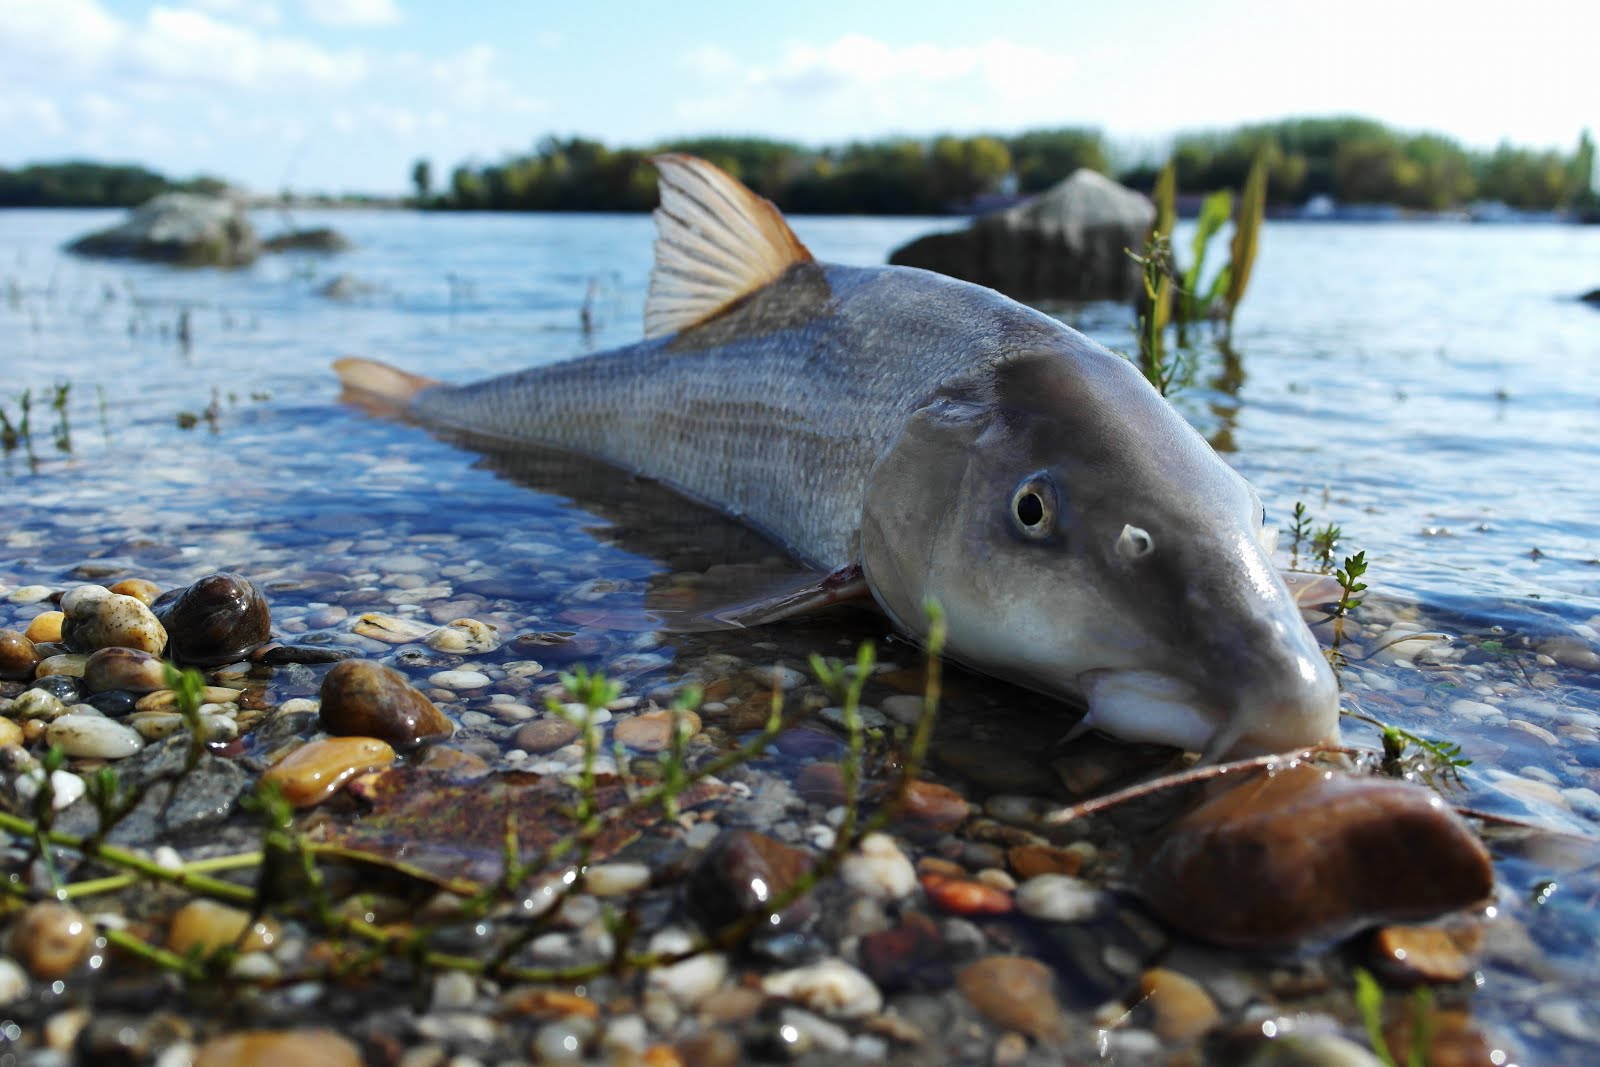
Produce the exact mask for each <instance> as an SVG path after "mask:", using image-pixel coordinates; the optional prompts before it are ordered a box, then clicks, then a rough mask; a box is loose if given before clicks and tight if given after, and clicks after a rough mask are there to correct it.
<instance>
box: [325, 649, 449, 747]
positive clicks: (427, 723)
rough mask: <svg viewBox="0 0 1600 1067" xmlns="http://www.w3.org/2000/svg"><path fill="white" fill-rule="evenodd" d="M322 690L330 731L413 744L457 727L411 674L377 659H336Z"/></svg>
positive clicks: (326, 728) (326, 725)
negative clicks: (415, 685)
mask: <svg viewBox="0 0 1600 1067" xmlns="http://www.w3.org/2000/svg"><path fill="white" fill-rule="evenodd" d="M321 695H322V710H321V712H320V719H321V723H322V728H323V729H324V730H326V731H328V733H330V734H335V735H338V736H358V737H378V738H382V739H383V740H385V741H387V742H389V743H390V744H391V745H394V746H395V747H396V748H400V749H409V748H415V747H416V746H417V745H419V744H421V743H422V742H423V741H426V740H428V739H429V738H431V737H448V736H449V735H450V733H451V731H452V728H451V725H450V720H449V719H448V718H446V717H445V714H444V712H442V711H440V710H439V709H438V708H437V707H435V706H434V704H433V701H431V700H429V699H428V698H427V697H425V696H423V695H422V694H421V693H419V692H418V691H417V690H415V689H413V688H412V687H411V684H410V683H409V682H407V681H406V677H405V675H403V674H401V673H400V672H399V671H396V670H391V669H390V668H388V667H385V666H384V665H383V664H381V663H374V662H373V661H372V660H366V659H347V660H345V661H344V662H343V663H339V664H335V665H334V667H333V669H332V670H330V671H329V672H328V673H327V674H326V675H325V676H324V677H323V679H322V691H321Z"/></svg>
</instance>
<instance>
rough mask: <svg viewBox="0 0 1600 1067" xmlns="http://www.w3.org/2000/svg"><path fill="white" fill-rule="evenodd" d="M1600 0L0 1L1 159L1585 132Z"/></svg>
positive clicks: (207, 167) (1523, 138)
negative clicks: (1293, 125) (1003, 136)
mask: <svg viewBox="0 0 1600 1067" xmlns="http://www.w3.org/2000/svg"><path fill="white" fill-rule="evenodd" d="M1596 40H1600V2H1597V0H1525V2H1522V3H1519V4H1517V5H1514V6H1511V7H1504V6H1500V5H1494V6H1490V5H1485V4H1464V3H1459V2H1455V3H1436V2H1432V0H1420V2H1412V0H1384V2H1376V0H1347V2H1343V3H1337V4H1329V3H1301V2H1296V0H1207V2H1205V3H1179V2H1176V0H1143V2H1142V3H1138V4H1125V3H1108V2H1105V0H1092V2H1082V0H1053V2H1050V3H1021V2H1011V0H985V2H983V3H975V2H963V3H947V2H943V0H918V2H914V3H901V2H898V0H894V2H890V0H811V2H809V3H805V4H760V3H751V2H749V0H740V2H735V3H724V2H720V0H718V2H709V0H707V2H700V3H684V4H663V3H642V2H633V0H626V2H615V3H607V2H605V0H588V2H586V3H573V2H571V0H563V2H560V3H553V2H546V0H538V2H533V0H527V2H521V3H514V2H481V3H469V2H466V0H459V2H452V3H435V2H423V0H161V2H157V3H150V2H139V0H0V165H3V166H15V165H17V164H19V163H22V162H29V161H38V160H51V159H62V158H69V157H70V158H94V159H106V160H126V161H132V162H140V163H144V164H147V165H149V166H152V167H154V168H156V169H158V170H162V171H165V172H167V173H170V174H174V175H178V176H187V175H190V174H194V173H197V172H206V173H211V174H217V175H220V176H223V177H226V178H228V179H230V180H234V181H237V182H240V183H242V184H244V185H247V186H249V187H251V188H254V189H258V190H265V191H270V190H276V189H279V188H282V187H284V186H289V187H292V188H295V189H300V190H326V191H346V190H362V191H373V192H396V191H400V190H403V189H405V188H407V185H408V178H409V174H410V168H411V163H412V161H413V160H414V159H416V158H418V157H428V158H430V159H431V160H432V162H433V166H434V169H435V172H436V173H437V174H440V175H447V174H448V172H449V170H450V169H451V168H452V167H453V166H455V165H456V164H457V163H460V162H462V161H463V160H478V161H487V160H495V159H499V158H501V157H502V156H504V155H506V154H507V153H511V152H517V151H523V150H526V149H527V148H529V147H530V146H531V145H533V144H534V143H536V142H537V141H538V140H539V139H540V138H541V137H543V136H544V135H546V134H550V133H557V134H573V133H578V134H584V135H587V136H593V137H598V138H600V139H601V140H604V141H606V142H608V143H612V144H619V143H633V144H638V143H647V142H652V141H656V140H659V139H662V138H666V137H671V136H675V135H686V134H698V133H753V134H763V135H769V136H777V137H784V138H791V139H795V140H799V141H802V142H807V143H824V142H833V141H840V140H844V139H848V138H851V137H876V136H881V135H885V134H891V133H903V134H912V135H921V134H929V133H935V132H957V133H969V132H977V131H984V130H987V131H999V132H1010V131H1015V130H1019V129H1025V128H1029V127H1038V126H1051V125H1083V124H1087V125H1094V126H1098V127H1100V128H1101V129H1103V130H1104V131H1105V132H1106V134H1107V135H1108V136H1109V137H1110V138H1111V140H1112V142H1113V143H1114V144H1115V145H1117V146H1119V148H1120V149H1122V150H1123V151H1124V153H1125V154H1127V155H1133V156H1137V155H1140V154H1148V155H1154V154H1156V153H1158V152H1159V151H1160V150H1161V147H1162V143H1163V139H1164V138H1166V137H1169V136H1170V135H1171V133H1172V132H1173V131H1175V130H1179V129H1192V128H1196V127H1204V126H1226V125H1232V124H1235V123H1238V122H1241V121H1249V120H1256V119H1266V118H1277V117H1281V116H1285V115H1300V114H1333V113H1357V114H1364V115H1369V116H1372V117H1374V118H1378V119H1381V120H1384V121H1386V122H1390V123H1392V124H1394V125H1396V126H1399V127H1402V128H1408V129H1430V130H1438V131H1441V132H1444V133H1448V134H1451V135H1453V136H1455V137H1457V138H1459V139H1461V140H1462V141H1464V142H1466V143H1468V144H1470V145H1476V146H1490V145H1493V144H1495V143H1496V142H1498V141H1500V140H1502V139H1509V140H1512V141H1514V142H1515V143H1518V144H1524V145H1531V146H1556V147H1560V148H1562V149H1568V150H1570V148H1571V147H1572V146H1573V145H1574V144H1575V143H1576V141H1577V137H1578V134H1579V132H1580V130H1582V129H1583V128H1584V127H1585V126H1590V127H1593V128H1596V129H1597V131H1600V76H1597V75H1596V73H1595V71H1596V60H1595V52H1594V42H1595V41H1596Z"/></svg>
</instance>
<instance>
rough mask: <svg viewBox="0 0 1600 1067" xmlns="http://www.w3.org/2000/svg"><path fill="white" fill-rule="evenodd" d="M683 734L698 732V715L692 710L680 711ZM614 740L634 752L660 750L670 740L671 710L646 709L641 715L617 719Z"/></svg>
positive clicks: (613, 733) (613, 734) (669, 742)
mask: <svg viewBox="0 0 1600 1067" xmlns="http://www.w3.org/2000/svg"><path fill="white" fill-rule="evenodd" d="M678 714H679V715H680V716H681V721H682V724H683V729H684V730H685V731H686V734H685V736H687V737H693V736H694V735H695V734H697V733H699V732H700V716H698V715H696V714H695V713H694V712H692V711H681V712H679V713H678ZM612 736H613V737H614V738H616V740H618V741H620V742H622V743H623V744H624V745H627V746H628V747H629V748H631V749H633V750H634V751H635V752H661V751H663V750H665V749H666V748H667V747H668V745H670V744H671V742H672V712H670V711H667V710H665V709H663V710H659V711H647V712H645V713H644V714H642V715H635V716H633V717H631V718H627V719H622V720H619V721H618V722H617V724H616V726H615V728H614V729H613V731H612Z"/></svg>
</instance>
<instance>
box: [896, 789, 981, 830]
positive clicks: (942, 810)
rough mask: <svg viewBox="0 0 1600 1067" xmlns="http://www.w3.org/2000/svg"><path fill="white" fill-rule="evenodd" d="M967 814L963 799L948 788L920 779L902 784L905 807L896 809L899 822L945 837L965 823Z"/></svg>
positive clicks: (968, 811) (969, 807)
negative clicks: (916, 825)
mask: <svg viewBox="0 0 1600 1067" xmlns="http://www.w3.org/2000/svg"><path fill="white" fill-rule="evenodd" d="M970 813H971V805H969V804H968V803H967V801H966V798H964V797H963V796H962V795H961V794H960V793H957V792H956V791H955V790H954V789H951V788H950V787H949V786H943V785H938V784H936V783H934V782H925V781H922V780H921V779H913V780H912V781H910V782H907V783H906V791H905V805H904V806H903V807H902V808H901V809H900V815H901V818H903V819H908V820H910V821H912V822H916V823H921V824H923V825H925V826H929V827H931V828H933V829H935V830H939V831H941V832H944V833H949V832H950V831H952V830H954V829H955V828H956V827H958V826H960V825H961V824H962V823H963V822H966V820H967V816H968V814H970Z"/></svg>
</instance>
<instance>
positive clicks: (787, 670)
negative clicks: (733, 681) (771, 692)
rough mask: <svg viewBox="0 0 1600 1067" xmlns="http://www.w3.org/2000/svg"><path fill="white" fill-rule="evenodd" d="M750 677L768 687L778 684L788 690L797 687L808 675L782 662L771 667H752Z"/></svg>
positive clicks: (758, 683) (782, 688)
mask: <svg viewBox="0 0 1600 1067" xmlns="http://www.w3.org/2000/svg"><path fill="white" fill-rule="evenodd" d="M749 674H750V678H751V679H752V680H753V681H754V682H755V683H756V684H757V685H760V686H762V687H764V688H766V689H771V688H772V687H773V686H774V685H776V686H777V687H778V688H779V689H781V690H784V691H787V690H790V689H793V688H795V687H796V686H798V685H799V684H800V683H801V682H804V681H805V680H806V676H805V675H804V674H802V673H800V672H799V671H797V670H795V669H794V668H793V667H785V666H783V665H782V664H773V665H772V666H770V667H751V668H750V672H749Z"/></svg>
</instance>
